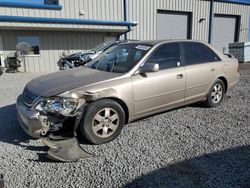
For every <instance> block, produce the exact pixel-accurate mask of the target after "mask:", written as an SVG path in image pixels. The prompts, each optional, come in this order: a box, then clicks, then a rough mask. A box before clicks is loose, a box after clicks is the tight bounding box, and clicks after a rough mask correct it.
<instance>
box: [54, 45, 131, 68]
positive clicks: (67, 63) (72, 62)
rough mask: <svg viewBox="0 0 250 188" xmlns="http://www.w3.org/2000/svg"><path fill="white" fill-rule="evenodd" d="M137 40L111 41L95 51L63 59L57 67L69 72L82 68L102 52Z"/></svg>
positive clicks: (95, 48)
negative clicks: (72, 69) (69, 70)
mask: <svg viewBox="0 0 250 188" xmlns="http://www.w3.org/2000/svg"><path fill="white" fill-rule="evenodd" d="M131 41H135V40H117V41H109V42H104V43H101V44H99V45H97V46H96V47H94V48H93V49H90V50H85V51H82V52H78V53H74V54H70V55H67V56H65V57H62V58H61V59H60V60H59V61H58V62H57V65H58V66H59V69H60V70H67V69H71V68H75V67H80V66H83V65H85V64H86V63H87V62H89V61H91V60H92V59H94V58H96V57H97V56H99V55H100V54H101V53H102V52H104V51H105V50H107V49H109V48H110V47H112V46H114V45H117V44H119V43H122V42H131Z"/></svg>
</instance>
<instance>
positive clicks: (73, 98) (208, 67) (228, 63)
mask: <svg viewBox="0 0 250 188" xmlns="http://www.w3.org/2000/svg"><path fill="white" fill-rule="evenodd" d="M238 66H239V65H238V61H237V60H236V59H234V58H230V57H228V56H225V55H223V54H222V53H220V52H219V51H217V50H216V49H214V48H213V47H211V46H210V45H208V44H206V43H203V42H198V41H190V40H171V41H141V42H131V43H122V44H119V45H117V46H113V47H111V48H109V49H108V50H106V51H105V52H104V53H102V54H101V55H100V56H98V57H97V58H95V59H94V60H92V61H91V62H89V63H87V64H86V66H85V67H82V68H79V69H72V70H69V71H62V72H58V73H53V74H50V75H46V76H42V77H40V78H37V79H34V80H32V81H31V82H30V83H28V84H27V85H26V87H25V89H24V91H23V94H22V95H20V96H19V97H18V99H17V111H18V119H19V122H20V124H21V126H22V127H23V129H24V130H25V131H26V132H27V133H28V134H29V135H31V136H32V137H36V138H37V137H40V136H41V135H42V136H46V135H47V133H48V132H52V131H56V130H58V129H60V128H61V127H63V126H65V122H67V120H69V121H72V123H71V124H70V126H72V129H73V125H74V124H77V125H78V126H79V128H80V130H81V132H82V134H83V135H84V136H85V137H86V139H87V140H88V141H89V142H91V143H94V144H102V143H106V142H109V141H111V140H113V139H115V138H116V137H117V136H118V135H119V134H120V132H121V130H122V128H123V126H124V124H126V123H127V122H130V121H133V120H136V119H140V118H143V117H146V116H149V115H152V114H155V113H159V112H162V111H165V110H168V109H172V108H176V107H179V106H183V105H187V104H190V103H195V102H200V101H203V102H205V104H206V105H207V106H208V107H216V106H218V105H219V104H220V103H221V102H222V100H223V97H224V94H225V93H226V92H227V91H229V90H230V89H232V88H233V87H235V86H236V85H237V83H238V82H239V70H238ZM180 115H181V114H180Z"/></svg>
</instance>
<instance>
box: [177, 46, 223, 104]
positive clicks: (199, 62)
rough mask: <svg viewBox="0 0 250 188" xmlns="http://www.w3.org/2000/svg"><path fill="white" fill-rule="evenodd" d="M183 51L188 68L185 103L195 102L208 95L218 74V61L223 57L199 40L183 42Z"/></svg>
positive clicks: (186, 67)
mask: <svg viewBox="0 0 250 188" xmlns="http://www.w3.org/2000/svg"><path fill="white" fill-rule="evenodd" d="M182 51H183V57H184V62H185V69H186V93H185V103H190V102H195V101H198V100H200V99H202V98H204V97H206V95H207V91H208V88H209V87H210V85H211V83H212V82H213V81H214V80H215V79H216V76H217V73H216V71H217V70H216V68H217V67H218V66H216V63H218V62H219V61H221V59H220V58H219V57H218V56H217V54H216V53H215V52H214V51H212V50H211V49H210V48H209V47H208V46H206V45H204V44H202V43H199V42H183V43H182Z"/></svg>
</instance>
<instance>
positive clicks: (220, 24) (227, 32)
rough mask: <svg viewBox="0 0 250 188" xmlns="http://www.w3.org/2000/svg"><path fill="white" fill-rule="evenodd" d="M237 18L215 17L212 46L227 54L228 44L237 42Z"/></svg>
mask: <svg viewBox="0 0 250 188" xmlns="http://www.w3.org/2000/svg"><path fill="white" fill-rule="evenodd" d="M236 27H237V17H233V16H232V17H229V16H219V15H217V16H215V17H214V27H213V38H212V44H213V45H214V46H215V47H216V48H218V49H219V50H220V51H222V52H223V51H224V52H225V53H228V44H229V43H232V42H236V41H237V37H236V34H237V33H236V31H237V30H236Z"/></svg>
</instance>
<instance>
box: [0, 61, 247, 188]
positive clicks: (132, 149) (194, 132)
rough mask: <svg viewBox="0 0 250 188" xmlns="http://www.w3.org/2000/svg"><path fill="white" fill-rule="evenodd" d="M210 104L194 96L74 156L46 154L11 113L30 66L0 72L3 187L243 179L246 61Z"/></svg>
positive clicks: (241, 182) (220, 183)
mask: <svg viewBox="0 0 250 188" xmlns="http://www.w3.org/2000/svg"><path fill="white" fill-rule="evenodd" d="M240 71H241V81H240V84H239V86H238V87H237V88H236V89H234V90H233V91H231V92H229V93H227V95H226V96H225V100H224V102H223V103H222V105H221V106H219V107H217V108H213V109H208V108H204V107H203V106H202V105H199V104H195V105H191V106H187V107H183V108H179V109H176V110H172V111H169V112H166V113H162V114H159V115H156V116H152V117H149V118H146V119H143V120H140V121H136V122H133V123H130V124H129V125H127V126H126V127H125V128H124V130H123V132H122V134H121V136H119V138H117V139H116V140H114V141H113V142H111V143H108V144H104V145H100V146H93V145H82V146H83V147H84V149H86V150H87V151H89V152H90V153H93V154H95V155H97V157H95V158H90V159H85V160H80V161H78V162H74V163H55V162H52V161H50V160H48V159H47V158H46V151H47V149H48V148H47V147H46V146H44V145H43V144H42V143H41V140H29V138H28V137H27V136H26V134H25V133H24V132H23V131H22V130H21V128H20V127H19V125H18V122H17V119H16V110H15V100H16V98H17V96H18V95H19V94H20V93H21V92H22V89H23V87H24V85H25V84H26V83H27V82H28V81H29V80H30V79H32V78H34V77H36V76H38V75H37V74H30V73H29V74H27V73H18V74H4V75H3V76H1V77H0V88H1V89H0V95H1V97H0V174H3V175H4V178H5V181H6V184H7V185H8V187H53V188H56V187H250V95H249V94H250V64H243V65H241V70H240Z"/></svg>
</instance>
